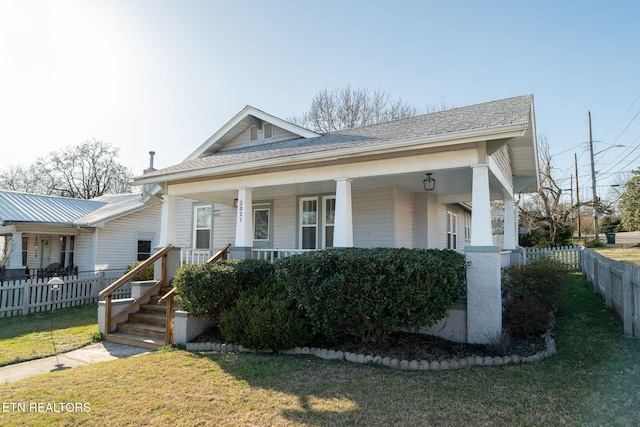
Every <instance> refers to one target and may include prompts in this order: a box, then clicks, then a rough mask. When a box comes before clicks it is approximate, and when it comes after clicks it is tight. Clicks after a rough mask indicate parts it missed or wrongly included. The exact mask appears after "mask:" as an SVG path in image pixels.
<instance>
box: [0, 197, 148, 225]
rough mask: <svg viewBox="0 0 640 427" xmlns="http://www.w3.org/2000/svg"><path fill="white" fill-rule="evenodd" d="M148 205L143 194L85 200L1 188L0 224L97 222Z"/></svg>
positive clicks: (91, 223)
mask: <svg viewBox="0 0 640 427" xmlns="http://www.w3.org/2000/svg"><path fill="white" fill-rule="evenodd" d="M146 206H147V205H145V204H144V199H143V196H142V195H140V194H116V195H104V196H100V197H96V198H94V199H91V200H86V199H73V198H69V197H58V196H46V195H42V194H31V193H23V192H19V191H9V190H0V225H6V224H8V223H42V224H66V225H73V226H75V225H82V226H95V225H96V224H99V223H102V222H105V221H109V220H112V219H115V218H118V217H121V216H124V215H126V214H129V213H131V212H135V211H137V210H140V209H144V208H145V207H146Z"/></svg>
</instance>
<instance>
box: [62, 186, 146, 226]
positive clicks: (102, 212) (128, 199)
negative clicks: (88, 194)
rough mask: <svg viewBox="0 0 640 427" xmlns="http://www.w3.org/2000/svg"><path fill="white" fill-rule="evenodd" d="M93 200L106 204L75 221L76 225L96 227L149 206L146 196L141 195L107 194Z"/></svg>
mask: <svg viewBox="0 0 640 427" xmlns="http://www.w3.org/2000/svg"><path fill="white" fill-rule="evenodd" d="M91 200H92V201H97V202H104V203H106V204H105V205H104V206H102V207H100V208H98V209H97V210H95V211H93V212H91V213H89V214H87V215H85V216H83V217H82V218H78V219H77V220H75V221H74V224H75V225H84V226H95V225H98V224H100V223H102V222H105V221H110V220H112V219H115V218H120V217H121V216H124V215H127V214H130V213H133V212H136V211H139V210H141V209H144V208H146V207H148V206H149V205H148V204H146V203H145V196H144V195H143V194H139V193H138V194H133V193H129V194H106V195H102V196H100V197H96V198H94V199H91Z"/></svg>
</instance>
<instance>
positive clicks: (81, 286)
mask: <svg viewBox="0 0 640 427" xmlns="http://www.w3.org/2000/svg"><path fill="white" fill-rule="evenodd" d="M123 274H124V271H109V272H99V273H88V274H87V273H85V274H79V275H78V276H75V275H74V276H66V277H61V279H62V280H63V281H64V284H62V285H60V287H59V289H58V290H53V289H52V287H51V285H49V284H47V281H48V279H46V278H42V279H35V278H34V279H25V280H15V281H4V282H0V318H2V317H10V316H17V315H24V314H28V313H35V312H40V311H51V310H55V309H60V308H67V307H74V306H77V305H84V304H92V303H96V302H98V299H99V298H98V293H99V292H100V291H101V290H102V289H104V288H106V287H107V286H109V285H110V284H111V283H113V282H115V281H116V280H118V279H119V278H120V277H122V275H123ZM130 296H131V285H130V284H129V285H126V286H124V287H123V288H121V289H120V290H119V291H118V292H117V294H115V295H114V298H129V297H130Z"/></svg>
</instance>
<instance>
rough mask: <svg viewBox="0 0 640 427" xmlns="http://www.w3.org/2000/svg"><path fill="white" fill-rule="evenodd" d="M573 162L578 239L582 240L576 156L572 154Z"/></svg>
mask: <svg viewBox="0 0 640 427" xmlns="http://www.w3.org/2000/svg"><path fill="white" fill-rule="evenodd" d="M573 161H574V163H575V166H576V204H577V205H578V238H582V230H581V228H582V224H581V219H580V217H581V213H582V212H581V209H580V208H581V207H582V206H580V186H579V185H578V155H577V154H576V153H573Z"/></svg>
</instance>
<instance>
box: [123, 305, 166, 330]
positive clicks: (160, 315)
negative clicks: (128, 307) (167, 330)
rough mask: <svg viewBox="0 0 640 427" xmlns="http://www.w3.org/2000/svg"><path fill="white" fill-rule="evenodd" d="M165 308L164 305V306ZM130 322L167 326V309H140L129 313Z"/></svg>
mask: <svg viewBox="0 0 640 427" xmlns="http://www.w3.org/2000/svg"><path fill="white" fill-rule="evenodd" d="M163 308H164V307H163ZM129 322H131V323H144V324H147V325H157V326H162V327H165V326H166V325H167V316H166V314H165V311H164V310H162V311H142V310H141V311H138V312H136V313H131V314H129Z"/></svg>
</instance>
